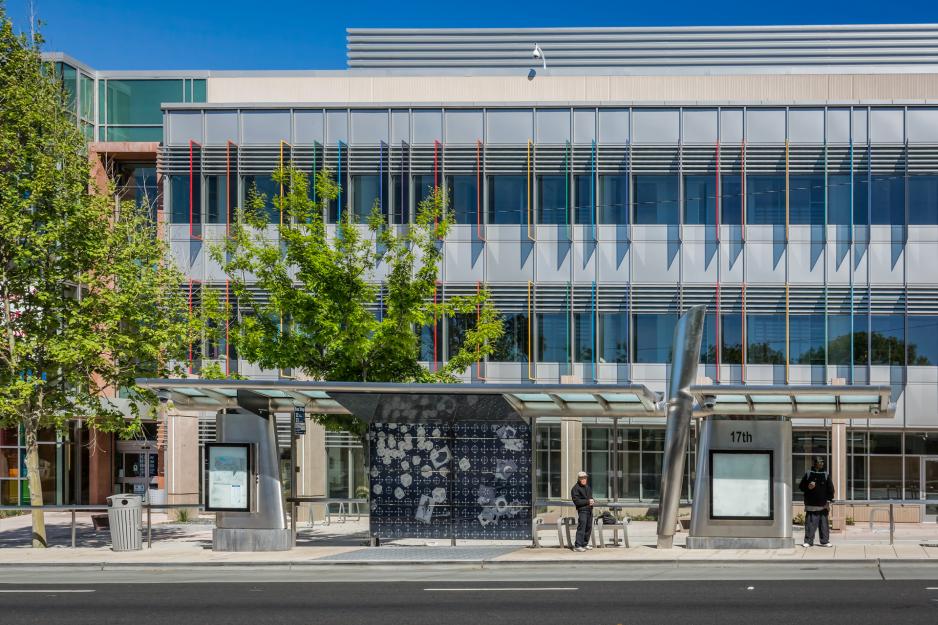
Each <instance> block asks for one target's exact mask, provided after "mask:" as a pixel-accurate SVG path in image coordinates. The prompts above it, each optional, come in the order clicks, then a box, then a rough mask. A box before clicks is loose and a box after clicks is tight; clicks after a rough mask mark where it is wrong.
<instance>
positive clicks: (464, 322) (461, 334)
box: [446, 313, 475, 358]
mask: <svg viewBox="0 0 938 625" xmlns="http://www.w3.org/2000/svg"><path fill="white" fill-rule="evenodd" d="M446 323H447V337H446V347H447V351H446V357H447V358H452V357H453V356H455V355H456V354H457V353H459V349H460V348H461V347H462V344H463V343H464V342H465V341H466V333H467V332H468V331H469V330H471V329H472V328H474V327H475V315H471V314H464V313H457V314H455V315H453V316H452V317H448V318H447V320H446Z"/></svg>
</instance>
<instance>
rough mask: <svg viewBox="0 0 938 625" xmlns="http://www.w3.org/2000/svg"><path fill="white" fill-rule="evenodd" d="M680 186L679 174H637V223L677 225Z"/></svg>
mask: <svg viewBox="0 0 938 625" xmlns="http://www.w3.org/2000/svg"><path fill="white" fill-rule="evenodd" d="M678 186H679V185H678V177H677V176H656V175H655V176H653V175H639V176H635V223H636V224H660V225H669V224H671V225H676V224H677V223H678V221H679V219H678V215H679V213H678V208H679V206H680V202H679V197H678Z"/></svg>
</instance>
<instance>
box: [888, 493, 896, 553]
mask: <svg viewBox="0 0 938 625" xmlns="http://www.w3.org/2000/svg"><path fill="white" fill-rule="evenodd" d="M894 505H895V504H893V503H890V504H889V544H890V545H893V544H895V542H896V516H895V514H893V507H894Z"/></svg>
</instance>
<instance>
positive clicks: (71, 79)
mask: <svg viewBox="0 0 938 625" xmlns="http://www.w3.org/2000/svg"><path fill="white" fill-rule="evenodd" d="M58 70H59V78H60V79H61V80H62V87H63V88H64V89H65V93H66V98H65V101H66V106H67V107H68V110H70V111H71V112H72V113H74V112H75V111H76V107H77V104H78V98H77V96H78V84H77V83H78V70H76V69H75V68H74V67H72V66H71V65H68V64H66V63H59V64H58Z"/></svg>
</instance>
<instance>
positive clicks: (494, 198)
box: [488, 176, 528, 225]
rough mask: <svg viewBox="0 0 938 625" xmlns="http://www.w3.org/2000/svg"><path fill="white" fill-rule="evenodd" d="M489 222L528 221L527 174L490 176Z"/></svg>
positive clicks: (521, 222)
mask: <svg viewBox="0 0 938 625" xmlns="http://www.w3.org/2000/svg"><path fill="white" fill-rule="evenodd" d="M488 184H489V223H490V224H496V225H504V224H526V223H528V199H527V197H528V196H527V193H528V179H527V177H525V176H489V180H488Z"/></svg>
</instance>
